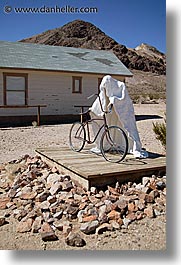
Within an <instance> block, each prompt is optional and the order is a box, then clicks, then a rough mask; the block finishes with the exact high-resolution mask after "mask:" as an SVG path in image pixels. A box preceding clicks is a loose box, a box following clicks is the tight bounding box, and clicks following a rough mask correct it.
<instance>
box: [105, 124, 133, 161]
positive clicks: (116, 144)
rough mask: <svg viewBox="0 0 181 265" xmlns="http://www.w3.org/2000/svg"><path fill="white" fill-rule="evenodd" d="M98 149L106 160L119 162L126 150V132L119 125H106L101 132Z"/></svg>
mask: <svg viewBox="0 0 181 265" xmlns="http://www.w3.org/2000/svg"><path fill="white" fill-rule="evenodd" d="M100 149H101V153H102V155H103V157H104V158H105V159H106V160H107V161H109V162H113V163H119V162H121V161H122V160H123V159H124V158H125V156H126V154H127V152H128V138H127V136H126V133H125V132H124V131H123V130H122V129H121V128H120V127H117V126H110V127H108V128H107V129H106V130H105V131H104V132H103V134H102V137H101V142H100Z"/></svg>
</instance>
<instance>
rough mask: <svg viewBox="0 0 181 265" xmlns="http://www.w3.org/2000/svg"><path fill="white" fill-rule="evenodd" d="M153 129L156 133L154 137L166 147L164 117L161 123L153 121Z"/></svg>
mask: <svg viewBox="0 0 181 265" xmlns="http://www.w3.org/2000/svg"><path fill="white" fill-rule="evenodd" d="M153 131H154V133H155V134H156V139H158V140H159V141H160V142H161V144H162V145H163V146H164V148H165V149H166V131H167V130H166V119H165V120H164V122H163V123H159V122H156V123H153Z"/></svg>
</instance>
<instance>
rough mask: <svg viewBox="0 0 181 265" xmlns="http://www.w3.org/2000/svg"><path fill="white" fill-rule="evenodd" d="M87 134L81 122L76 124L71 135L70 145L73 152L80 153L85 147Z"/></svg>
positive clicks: (71, 130)
mask: <svg viewBox="0 0 181 265" xmlns="http://www.w3.org/2000/svg"><path fill="white" fill-rule="evenodd" d="M85 141H86V132H85V128H84V125H83V124H82V123H81V122H75V123H74V124H73V125H72V127H71V129H70V134H69V144H70V147H71V149H72V150H73V151H76V152H80V151H81V150H82V149H83V148H84V145H85Z"/></svg>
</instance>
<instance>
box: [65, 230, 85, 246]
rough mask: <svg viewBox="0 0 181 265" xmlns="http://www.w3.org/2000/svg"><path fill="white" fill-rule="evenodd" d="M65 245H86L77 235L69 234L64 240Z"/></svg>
mask: <svg viewBox="0 0 181 265" xmlns="http://www.w3.org/2000/svg"><path fill="white" fill-rule="evenodd" d="M65 242H66V243H67V245H69V246H72V247H83V246H85V245H86V242H85V240H84V239H83V238H82V237H81V236H80V234H78V233H73V232H70V233H69V235H68V236H67V238H66V239H65Z"/></svg>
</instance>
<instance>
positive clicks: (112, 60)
mask: <svg viewBox="0 0 181 265" xmlns="http://www.w3.org/2000/svg"><path fill="white" fill-rule="evenodd" d="M106 74H109V75H111V76H113V77H114V78H116V79H118V80H121V81H125V77H131V76H132V73H131V72H130V71H129V70H128V69H127V68H126V67H125V66H124V65H123V64H122V63H121V61H120V60H119V59H118V58H117V57H116V56H115V55H114V54H113V53H112V52H109V51H102V50H89V49H80V48H72V47H60V46H48V45H42V44H27V43H22V42H5V41H0V125H10V124H12V123H14V124H18V125H22V124H25V123H26V124H31V122H32V121H33V120H36V115H37V114H36V112H37V108H36V107H37V106H38V105H46V107H42V108H41V122H43V123H50V122H66V121H70V120H73V118H75V117H74V116H73V115H75V114H76V113H78V112H80V110H79V109H78V108H75V107H74V106H75V105H82V106H83V105H91V102H90V101H88V100H87V97H88V96H90V95H91V94H93V93H97V92H98V88H99V84H100V81H101V79H102V77H103V76H104V75H106ZM92 100H94V99H92ZM32 106H34V107H32Z"/></svg>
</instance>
